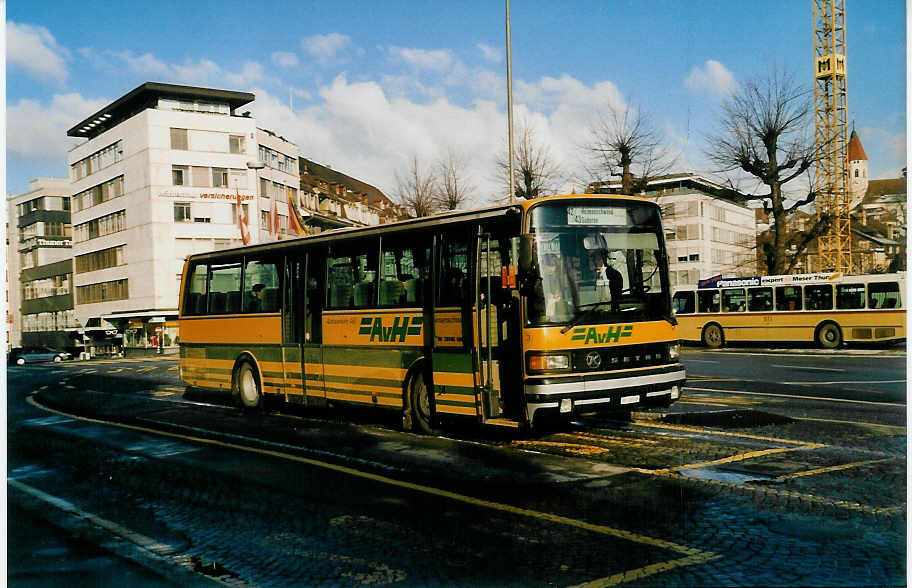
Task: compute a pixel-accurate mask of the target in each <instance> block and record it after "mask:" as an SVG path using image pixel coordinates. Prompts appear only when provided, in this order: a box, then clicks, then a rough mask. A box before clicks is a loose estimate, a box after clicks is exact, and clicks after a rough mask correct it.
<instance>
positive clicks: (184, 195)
mask: <svg viewBox="0 0 912 588" xmlns="http://www.w3.org/2000/svg"><path fill="white" fill-rule="evenodd" d="M158 196H159V197H160V198H180V199H190V198H198V199H200V200H232V201H235V202H237V199H238V194H237V193H236V192H206V193H203V194H198V193H196V192H183V191H179V190H162V191H161V192H159V193H158ZM240 197H241V200H244V201H249V200H253V199H254V196H253V194H244V193H242V194H240Z"/></svg>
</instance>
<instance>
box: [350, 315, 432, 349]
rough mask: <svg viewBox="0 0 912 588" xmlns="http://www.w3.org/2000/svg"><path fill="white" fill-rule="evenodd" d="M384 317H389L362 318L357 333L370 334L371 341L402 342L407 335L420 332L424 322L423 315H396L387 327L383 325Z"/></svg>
mask: <svg viewBox="0 0 912 588" xmlns="http://www.w3.org/2000/svg"><path fill="white" fill-rule="evenodd" d="M384 318H386V319H387V320H389V317H380V316H375V317H369V316H366V317H364V318H362V319H361V327H360V328H359V329H358V334H359V335H370V340H371V343H373V342H374V341H380V342H382V343H390V342H393V343H395V342H398V343H404V342H405V337H406V336H407V335H420V334H421V324H422V323H423V322H424V318H423V317H420V316H413V317H408V316H397V317H394V318H393V324H392V325H391V326H388V327H387V326H384V325H383V319H384Z"/></svg>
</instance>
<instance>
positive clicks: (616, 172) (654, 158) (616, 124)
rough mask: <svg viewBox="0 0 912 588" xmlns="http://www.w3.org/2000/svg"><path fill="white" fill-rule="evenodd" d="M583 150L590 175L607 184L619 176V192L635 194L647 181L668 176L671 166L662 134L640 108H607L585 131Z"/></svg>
mask: <svg viewBox="0 0 912 588" xmlns="http://www.w3.org/2000/svg"><path fill="white" fill-rule="evenodd" d="M589 134H590V140H589V142H588V144H586V145H585V146H584V149H585V150H586V151H588V152H589V153H590V155H591V159H592V164H591V169H590V170H588V171H589V173H590V175H591V176H594V177H595V178H596V179H598V180H599V181H608V180H609V178H610V177H611V176H620V177H621V192H622V193H624V194H635V193H637V192H642V191H644V190H645V189H646V186H647V184H648V183H649V181H650V180H651V179H653V178H655V177H657V176H660V175H663V174H666V173H668V172H669V171H670V170H671V168H672V167H673V166H674V164H675V160H674V158H673V157H672V156H671V152H670V150H669V149H668V148H667V147H666V146H665V145H664V137H663V136H662V133H661V132H659V130H658V129H656V127H655V125H654V124H653V122H652V119H651V117H650V116H649V115H648V114H647V113H646V112H644V111H643V110H642V109H640V108H631V107H629V106H626V107H624V108H623V109H622V110H621V109H616V108H611V109H610V110H609V111H608V113H607V114H603V115H600V116H599V119H598V122H596V123H595V124H594V125H593V126H592V128H591V129H590V130H589Z"/></svg>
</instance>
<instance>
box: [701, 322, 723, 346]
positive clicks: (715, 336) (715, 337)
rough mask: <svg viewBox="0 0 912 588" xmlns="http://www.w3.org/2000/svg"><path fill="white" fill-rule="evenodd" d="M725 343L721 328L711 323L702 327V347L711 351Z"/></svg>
mask: <svg viewBox="0 0 912 588" xmlns="http://www.w3.org/2000/svg"><path fill="white" fill-rule="evenodd" d="M723 343H725V336H724V335H723V334H722V327H720V326H719V325H717V324H715V323H713V324H711V325H706V326H705V327H703V345H706V346H707V347H710V348H712V349H718V348H719V347H722V344H723Z"/></svg>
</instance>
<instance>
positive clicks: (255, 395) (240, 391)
mask: <svg viewBox="0 0 912 588" xmlns="http://www.w3.org/2000/svg"><path fill="white" fill-rule="evenodd" d="M234 382H235V384H234V385H235V394H237V396H238V398H239V399H240V401H241V406H242V407H243V408H245V409H247V410H255V409H258V408H260V407H261V406H262V404H263V394H262V392H261V390H260V378H259V375H258V374H257V371H256V368H255V367H253V366H252V365H251V364H250V362H248V361H243V362H241V364H240V365H239V366H238V367H237V371H236V372H235V376H234Z"/></svg>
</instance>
